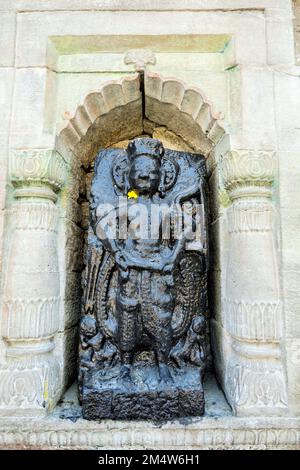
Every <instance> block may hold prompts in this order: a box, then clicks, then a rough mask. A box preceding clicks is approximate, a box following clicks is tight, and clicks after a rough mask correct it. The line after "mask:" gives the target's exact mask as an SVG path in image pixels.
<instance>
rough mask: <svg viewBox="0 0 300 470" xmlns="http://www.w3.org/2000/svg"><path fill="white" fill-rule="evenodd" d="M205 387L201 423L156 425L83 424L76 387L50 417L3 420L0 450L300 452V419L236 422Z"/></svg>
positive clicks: (210, 385)
mask: <svg viewBox="0 0 300 470" xmlns="http://www.w3.org/2000/svg"><path fill="white" fill-rule="evenodd" d="M204 388H205V398H206V413H205V415H204V416H203V417H202V418H184V419H181V420H174V421H172V422H167V423H166V424H163V425H158V424H154V423H152V422H149V421H112V420H101V421H100V420H99V421H88V420H84V419H82V418H81V417H80V415H81V409H80V407H79V405H78V403H76V396H77V391H76V385H74V386H73V387H71V388H70V389H69V391H68V392H67V393H66V395H65V397H64V399H63V401H62V402H61V404H60V405H59V406H58V407H57V408H56V409H55V410H54V411H53V413H52V415H49V416H48V417H47V418H31V419H29V418H18V420H17V421H16V419H15V417H13V416H12V417H9V418H4V417H2V418H0V449H99V450H101V449H103V450H109V449H153V450H158V449H174V450H176V449H177V450H182V449H187V450H188V449H199V450H200V449H274V448H276V449H287V448H289V449H300V417H299V418H288V417H287V418H278V417H277V418H276V417H269V418H264V417H259V418H254V417H250V418H249V417H241V418H237V417H235V416H232V414H231V411H230V409H229V406H228V404H227V403H226V401H225V399H224V396H223V394H222V392H221V391H220V389H219V388H218V387H217V385H216V383H215V382H214V380H209V381H208V382H206V384H205V387H204Z"/></svg>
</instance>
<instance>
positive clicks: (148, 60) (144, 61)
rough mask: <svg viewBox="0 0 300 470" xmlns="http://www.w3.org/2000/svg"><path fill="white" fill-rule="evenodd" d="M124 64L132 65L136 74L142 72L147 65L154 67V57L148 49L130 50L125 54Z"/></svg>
mask: <svg viewBox="0 0 300 470" xmlns="http://www.w3.org/2000/svg"><path fill="white" fill-rule="evenodd" d="M124 64H126V65H130V64H133V65H134V68H135V70H136V71H137V72H140V71H144V70H145V69H146V67H147V65H155V64H156V57H155V54H154V53H153V52H152V51H151V50H150V49H131V50H129V51H128V52H126V54H125V57H124Z"/></svg>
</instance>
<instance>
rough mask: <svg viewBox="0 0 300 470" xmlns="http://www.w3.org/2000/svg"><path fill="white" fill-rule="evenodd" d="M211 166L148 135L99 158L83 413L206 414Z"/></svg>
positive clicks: (83, 352)
mask: <svg viewBox="0 0 300 470" xmlns="http://www.w3.org/2000/svg"><path fill="white" fill-rule="evenodd" d="M205 176H206V168H205V160H204V157H203V156H201V155H196V154H188V153H185V152H178V151H173V150H169V149H164V147H163V145H162V143H161V142H160V141H158V140H155V139H151V138H139V139H135V140H133V141H131V142H129V144H128V147H127V149H126V150H120V149H110V150H103V151H101V152H100V153H99V154H98V156H97V158H96V162H95V169H94V179H93V183H92V189H91V201H90V209H91V216H90V222H91V223H90V229H89V236H88V248H87V253H86V270H85V273H84V285H83V287H84V296H83V303H82V308H83V317H82V319H81V324H80V338H81V346H80V364H79V388H80V398H81V400H82V406H83V416H84V417H85V418H87V419H99V418H112V419H142V418H143V419H155V420H165V419H170V418H176V417H181V416H196V415H201V414H203V412H204V395H203V388H202V380H203V376H204V372H205V366H206V360H207V354H208V349H209V346H208V321H207V317H208V310H207V286H206V284H207V268H208V264H207V259H208V253H207V208H206V184H205Z"/></svg>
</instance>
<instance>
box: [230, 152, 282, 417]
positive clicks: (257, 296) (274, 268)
mask: <svg viewBox="0 0 300 470" xmlns="http://www.w3.org/2000/svg"><path fill="white" fill-rule="evenodd" d="M275 161H276V160H275V153H274V152H271V151H270V152H269V151H248V150H247V151H240V150H239V151H231V152H229V153H227V154H226V155H225V157H224V158H223V160H222V163H221V168H222V175H223V180H224V185H225V188H226V190H227V192H228V194H229V196H230V198H231V201H232V204H231V206H230V207H229V209H228V231H229V253H228V266H227V273H226V294H225V295H226V296H225V298H224V299H223V300H224V309H225V319H226V320H225V328H226V330H227V332H228V333H229V334H230V336H231V338H232V342H231V344H232V354H231V356H230V358H229V361H228V364H227V366H226V375H225V376H226V380H225V382H226V383H225V389H226V390H225V391H226V395H227V397H228V399H229V401H230V403H231V405H232V407H233V408H234V410H235V411H236V413H237V414H245V415H247V414H249V415H251V414H253V415H260V414H264V415H266V414H282V413H284V412H285V410H286V406H287V403H286V380H285V372H284V366H283V357H282V352H281V344H280V343H281V339H282V335H283V318H282V308H283V305H282V300H281V293H280V283H279V266H278V246H277V240H276V236H275V234H276V232H275V230H274V229H275V227H276V211H275V207H274V204H273V189H272V188H273V181H274V174H275Z"/></svg>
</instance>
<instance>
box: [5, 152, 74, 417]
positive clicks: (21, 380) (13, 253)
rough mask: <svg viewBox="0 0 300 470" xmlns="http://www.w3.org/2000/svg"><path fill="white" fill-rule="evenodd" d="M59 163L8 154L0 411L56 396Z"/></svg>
mask: <svg viewBox="0 0 300 470" xmlns="http://www.w3.org/2000/svg"><path fill="white" fill-rule="evenodd" d="M64 175H65V163H64V160H63V159H62V157H61V156H60V155H59V154H58V153H57V152H55V151H53V150H51V149H49V150H44V149H43V150H26V151H14V152H13V153H12V156H11V166H10V180H11V182H12V184H13V186H14V196H15V200H14V202H13V204H12V207H11V209H10V210H9V217H10V223H11V224H12V227H13V232H12V237H11V240H10V241H9V248H8V249H9V253H8V259H7V269H6V272H7V275H6V278H5V280H4V289H3V301H2V311H3V320H2V335H3V337H4V340H5V344H6V362H5V364H2V366H1V369H0V383H1V386H0V409H1V408H2V407H4V408H6V409H7V408H13V409H18V408H19V407H20V408H22V409H23V410H22V414H24V409H26V410H28V413H30V410H34V411H33V413H34V414H37V413H38V412H39V411H40V412H42V413H43V412H44V411H45V409H47V408H50V407H51V404H52V403H54V402H55V397H56V396H57V395H58V394H59V392H60V390H59V382H60V379H59V378H60V370H59V369H60V367H59V363H58V361H57V359H56V358H55V357H54V356H53V349H54V336H55V333H56V331H57V330H58V321H59V303H60V297H59V269H58V257H57V225H58V208H57V206H56V204H55V202H56V200H57V192H58V191H59V190H60V189H61V188H62V186H63V184H64V178H65V176H64Z"/></svg>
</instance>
